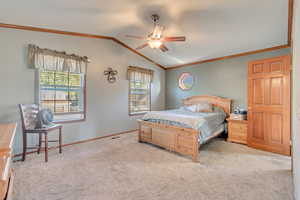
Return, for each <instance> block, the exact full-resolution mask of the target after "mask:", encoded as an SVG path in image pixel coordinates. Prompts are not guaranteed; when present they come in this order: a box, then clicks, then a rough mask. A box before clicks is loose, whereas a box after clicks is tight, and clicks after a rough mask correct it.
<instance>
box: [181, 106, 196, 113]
mask: <svg viewBox="0 0 300 200" xmlns="http://www.w3.org/2000/svg"><path fill="white" fill-rule="evenodd" d="M184 109H186V110H187V111H190V112H198V111H197V110H198V109H197V105H191V106H185V107H184Z"/></svg>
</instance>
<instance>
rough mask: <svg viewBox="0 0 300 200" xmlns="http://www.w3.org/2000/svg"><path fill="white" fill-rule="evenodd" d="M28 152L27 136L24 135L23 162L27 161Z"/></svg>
mask: <svg viewBox="0 0 300 200" xmlns="http://www.w3.org/2000/svg"><path fill="white" fill-rule="evenodd" d="M26 150H27V134H26V133H23V155H22V161H25V159H26Z"/></svg>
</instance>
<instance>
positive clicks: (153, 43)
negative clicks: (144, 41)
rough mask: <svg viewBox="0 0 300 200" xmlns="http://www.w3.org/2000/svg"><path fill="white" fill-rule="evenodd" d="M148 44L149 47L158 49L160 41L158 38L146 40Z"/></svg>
mask: <svg viewBox="0 0 300 200" xmlns="http://www.w3.org/2000/svg"><path fill="white" fill-rule="evenodd" d="M148 44H149V46H150V48H152V49H158V48H159V47H160V46H161V45H162V42H161V41H159V40H151V41H149V42H148Z"/></svg>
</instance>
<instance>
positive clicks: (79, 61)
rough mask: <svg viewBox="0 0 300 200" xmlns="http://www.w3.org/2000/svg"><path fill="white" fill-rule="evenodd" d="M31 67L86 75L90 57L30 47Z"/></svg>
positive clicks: (29, 58)
mask: <svg viewBox="0 0 300 200" xmlns="http://www.w3.org/2000/svg"><path fill="white" fill-rule="evenodd" d="M28 62H29V67H30V68H33V69H43V70H50V71H61V72H72V73H85V71H86V68H87V64H88V62H89V60H88V57H86V56H84V57H81V56H77V55H74V54H66V52H59V51H55V50H50V49H41V48H39V47H38V46H35V45H32V44H30V45H28Z"/></svg>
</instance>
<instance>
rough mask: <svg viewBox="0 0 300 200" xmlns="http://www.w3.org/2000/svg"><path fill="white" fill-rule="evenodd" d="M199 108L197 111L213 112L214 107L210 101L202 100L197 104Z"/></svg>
mask: <svg viewBox="0 0 300 200" xmlns="http://www.w3.org/2000/svg"><path fill="white" fill-rule="evenodd" d="M196 106H197V109H196V112H212V111H213V107H212V105H211V104H210V103H208V102H201V103H199V104H196Z"/></svg>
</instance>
